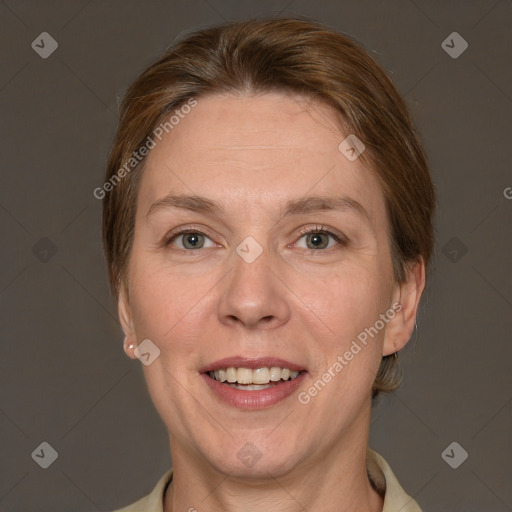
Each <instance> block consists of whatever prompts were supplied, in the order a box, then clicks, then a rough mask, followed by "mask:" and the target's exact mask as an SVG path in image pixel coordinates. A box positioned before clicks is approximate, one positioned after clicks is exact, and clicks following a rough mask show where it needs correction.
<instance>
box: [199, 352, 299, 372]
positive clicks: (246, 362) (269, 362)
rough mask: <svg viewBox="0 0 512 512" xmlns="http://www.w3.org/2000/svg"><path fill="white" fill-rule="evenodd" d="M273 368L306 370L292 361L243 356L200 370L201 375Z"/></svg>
mask: <svg viewBox="0 0 512 512" xmlns="http://www.w3.org/2000/svg"><path fill="white" fill-rule="evenodd" d="M265 366H266V367H268V368H270V367H272V366H279V368H288V369H290V370H292V371H293V370H295V371H298V372H299V371H301V370H305V368H304V366H301V365H299V364H295V363H292V362H290V361H286V360H285V359H281V358H279V357H256V358H251V357H242V356H234V357H225V358H224V359H219V360H218V361H215V362H213V363H210V364H207V365H206V366H203V367H202V368H200V370H199V372H200V373H208V372H211V371H214V370H219V369H221V368H231V367H233V368H250V369H251V370H255V369H256V368H263V367H265Z"/></svg>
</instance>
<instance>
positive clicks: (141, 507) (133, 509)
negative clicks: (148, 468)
mask: <svg viewBox="0 0 512 512" xmlns="http://www.w3.org/2000/svg"><path fill="white" fill-rule="evenodd" d="M171 479H172V469H169V470H168V471H167V472H166V473H165V474H164V475H163V476H162V477H161V478H160V480H159V481H158V483H157V484H156V485H155V487H154V489H153V490H152V491H151V492H150V493H149V494H148V495H147V496H144V497H143V498H141V499H140V500H138V501H136V502H135V503H132V504H131V505H128V506H126V507H123V508H120V509H118V510H114V511H113V512H163V510H164V509H163V503H164V493H165V489H166V488H167V485H168V484H169V482H170V481H171Z"/></svg>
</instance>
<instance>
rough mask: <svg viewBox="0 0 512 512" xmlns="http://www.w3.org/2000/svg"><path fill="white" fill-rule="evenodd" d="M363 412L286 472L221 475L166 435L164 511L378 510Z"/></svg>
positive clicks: (377, 498)
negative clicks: (168, 460) (168, 470)
mask: <svg viewBox="0 0 512 512" xmlns="http://www.w3.org/2000/svg"><path fill="white" fill-rule="evenodd" d="M367 416H368V417H367V418H360V420H361V421H357V422H356V423H357V426H356V425H353V427H355V428H351V432H347V433H345V434H344V435H343V436H342V437H340V439H339V440H338V441H337V443H336V444H335V445H334V446H332V445H331V446H329V447H328V448H327V449H325V450H318V451H316V452H315V454H314V455H313V456H311V457H309V458H308V459H307V460H306V459H304V460H303V461H301V462H300V463H299V464H297V465H296V466H295V467H294V468H293V469H292V470H291V471H289V472H288V473H286V474H278V475H276V474H271V472H270V471H266V472H265V473H266V476H265V475H264V476H260V477H259V478H247V477H239V476H237V475H235V474H233V473H232V474H227V475H226V474H224V473H222V472H220V471H218V470H217V469H215V468H214V467H213V466H212V465H210V464H208V463H205V459H204V458H202V457H201V456H199V457H196V456H195V455H191V453H190V452H189V451H187V450H183V449H182V450H180V445H179V443H177V442H174V443H173V440H172V439H171V443H170V444H171V453H172V456H173V479H172V482H171V484H170V485H169V487H168V489H167V492H166V494H165V500H164V501H165V503H164V511H165V512H177V511H178V510H187V511H189V510H190V511H194V510H205V509H206V510H209V511H212V512H221V511H222V512H235V511H240V510H244V512H259V511H261V510H265V511H268V512H273V511H278V510H279V511H280V512H297V511H298V510H322V511H324V512H352V511H354V510H364V511H368V512H381V511H382V507H383V499H382V497H381V496H380V495H379V494H378V493H377V492H376V491H375V490H374V489H373V487H372V486H371V483H370V481H369V479H368V476H367V472H366V448H367V443H368V430H369V423H370V422H369V411H368V413H367ZM362 425H366V430H365V429H364V427H362ZM361 428H362V429H363V431H361ZM174 441H175V440H174ZM273 473H277V472H276V471H275V470H274V471H273Z"/></svg>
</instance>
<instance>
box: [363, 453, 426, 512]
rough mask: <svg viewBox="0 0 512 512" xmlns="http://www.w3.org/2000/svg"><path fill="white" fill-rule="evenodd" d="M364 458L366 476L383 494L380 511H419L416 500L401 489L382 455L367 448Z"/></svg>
mask: <svg viewBox="0 0 512 512" xmlns="http://www.w3.org/2000/svg"><path fill="white" fill-rule="evenodd" d="M366 460H367V462H366V463H367V471H368V477H369V478H370V480H371V481H372V484H373V485H374V487H375V488H376V490H377V491H378V492H380V493H381V494H383V495H384V506H383V508H382V512H396V511H398V510H399V511H400V512H421V509H420V507H419V505H418V504H417V503H416V501H414V499H413V498H411V497H410V496H409V495H408V494H407V493H406V492H405V491H404V490H403V489H402V486H401V485H400V484H399V483H398V480H397V479H396V477H395V475H394V474H393V471H392V470H391V468H390V466H389V464H388V463H387V462H386V460H385V459H384V457H382V456H381V455H379V454H378V453H377V452H374V451H373V450H370V449H368V450H367V455H366Z"/></svg>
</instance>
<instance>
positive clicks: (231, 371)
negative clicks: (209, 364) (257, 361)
mask: <svg viewBox="0 0 512 512" xmlns="http://www.w3.org/2000/svg"><path fill="white" fill-rule="evenodd" d="M226 380H227V381H228V382H236V368H228V369H227V370H226Z"/></svg>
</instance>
